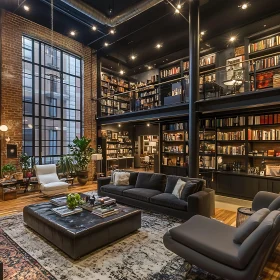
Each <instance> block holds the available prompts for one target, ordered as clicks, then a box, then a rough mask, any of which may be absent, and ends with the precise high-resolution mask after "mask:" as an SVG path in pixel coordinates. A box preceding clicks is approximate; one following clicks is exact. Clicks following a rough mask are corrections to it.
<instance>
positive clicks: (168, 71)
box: [160, 66, 181, 78]
mask: <svg viewBox="0 0 280 280" xmlns="http://www.w3.org/2000/svg"><path fill="white" fill-rule="evenodd" d="M180 71H181V69H180V66H178V67H175V66H174V67H172V68H170V69H164V70H161V71H160V77H161V78H166V77H169V76H173V75H176V74H179V73H180Z"/></svg>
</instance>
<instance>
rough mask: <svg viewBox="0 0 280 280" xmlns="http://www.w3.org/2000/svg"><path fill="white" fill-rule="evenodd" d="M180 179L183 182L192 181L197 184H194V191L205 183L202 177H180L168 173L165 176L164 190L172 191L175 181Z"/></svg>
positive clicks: (203, 186)
mask: <svg viewBox="0 0 280 280" xmlns="http://www.w3.org/2000/svg"><path fill="white" fill-rule="evenodd" d="M179 179H181V180H182V181H185V182H189V181H190V182H192V183H195V184H197V185H196V189H195V190H194V192H198V191H201V190H203V189H204V188H205V187H206V183H205V180H203V179H199V178H188V177H180V176H175V175H168V176H167V182H166V187H165V191H164V192H166V193H172V192H173V190H174V187H175V185H176V183H177V181H178V180H179Z"/></svg>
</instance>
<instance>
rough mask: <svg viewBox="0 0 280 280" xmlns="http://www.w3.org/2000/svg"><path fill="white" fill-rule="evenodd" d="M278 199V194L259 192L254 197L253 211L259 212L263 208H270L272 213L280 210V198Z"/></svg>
mask: <svg viewBox="0 0 280 280" xmlns="http://www.w3.org/2000/svg"><path fill="white" fill-rule="evenodd" d="M278 197H280V194H277V193H272V192H264V191H261V192H258V193H257V194H256V195H255V197H254V200H253V203H252V210H253V211H258V210H260V209H262V208H268V209H269V210H271V211H272V210H277V209H279V208H280V198H278ZM276 199H277V201H276ZM277 202H278V203H277Z"/></svg>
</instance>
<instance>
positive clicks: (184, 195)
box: [181, 181, 197, 201]
mask: <svg viewBox="0 0 280 280" xmlns="http://www.w3.org/2000/svg"><path fill="white" fill-rule="evenodd" d="M196 188H197V183H193V182H191V181H187V182H186V184H185V186H184V187H183V190H182V192H181V199H182V200H185V201H188V197H189V196H190V195H191V194H193V193H195V192H196Z"/></svg>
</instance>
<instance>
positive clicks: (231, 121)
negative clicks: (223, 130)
mask: <svg viewBox="0 0 280 280" xmlns="http://www.w3.org/2000/svg"><path fill="white" fill-rule="evenodd" d="M244 125H245V117H242V116H238V117H236V118H226V119H217V127H228V126H244Z"/></svg>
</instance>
